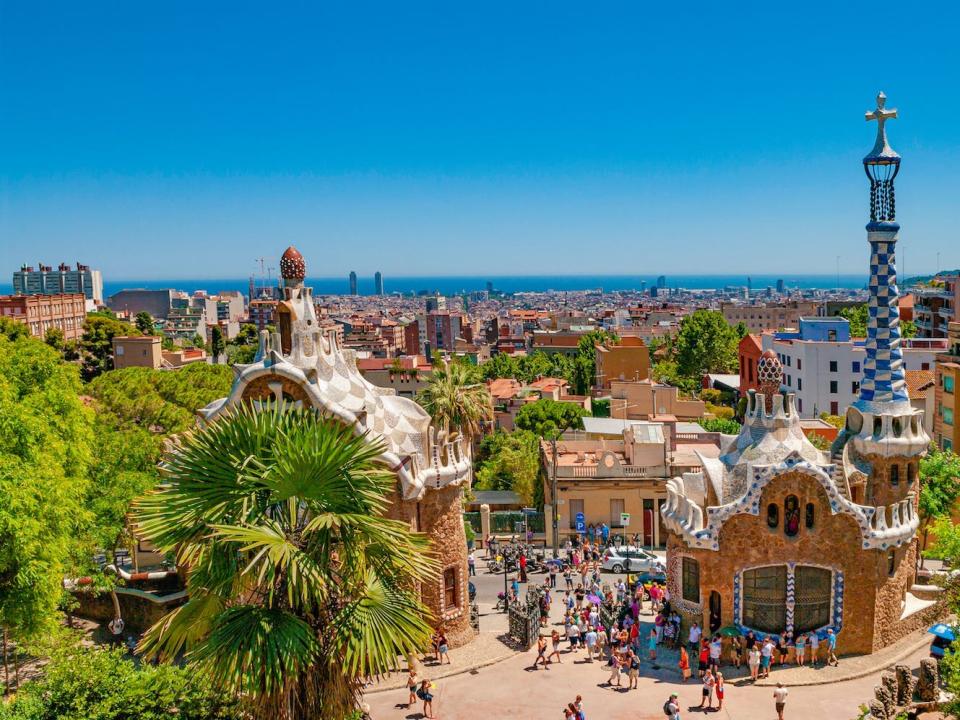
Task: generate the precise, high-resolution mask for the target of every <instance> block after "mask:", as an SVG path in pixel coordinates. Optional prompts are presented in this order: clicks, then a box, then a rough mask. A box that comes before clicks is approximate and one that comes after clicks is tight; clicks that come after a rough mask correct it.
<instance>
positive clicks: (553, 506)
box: [550, 438, 560, 560]
mask: <svg viewBox="0 0 960 720" xmlns="http://www.w3.org/2000/svg"><path fill="white" fill-rule="evenodd" d="M550 447H551V450H552V452H553V467H551V468H550V488H551V489H550V494H551V496H552V497H551V499H552V500H553V502H552V503H550V514H551V515H552V516H553V517H551V518H550V522H551V523H552V526H553V559H554V560H556V559H557V558H558V557H559V556H560V538H558V537H557V533H558V532H559V530H560V516H559V512H560V511H559V509H558V508H557V499H558V498H557V439H556V438H552V439H551V440H550Z"/></svg>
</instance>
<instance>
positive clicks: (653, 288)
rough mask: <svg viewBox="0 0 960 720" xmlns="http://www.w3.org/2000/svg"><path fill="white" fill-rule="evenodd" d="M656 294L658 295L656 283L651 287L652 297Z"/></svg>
mask: <svg viewBox="0 0 960 720" xmlns="http://www.w3.org/2000/svg"><path fill="white" fill-rule="evenodd" d="M656 296H657V287H656V285H654V286H653V287H652V288H650V297H656Z"/></svg>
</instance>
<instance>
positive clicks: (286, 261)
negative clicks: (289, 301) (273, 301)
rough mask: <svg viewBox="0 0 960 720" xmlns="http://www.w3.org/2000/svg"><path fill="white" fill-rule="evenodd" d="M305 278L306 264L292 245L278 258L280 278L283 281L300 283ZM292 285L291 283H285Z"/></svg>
mask: <svg viewBox="0 0 960 720" xmlns="http://www.w3.org/2000/svg"><path fill="white" fill-rule="evenodd" d="M306 276H307V264H306V262H304V260H303V255H301V254H300V251H299V250H297V249H296V248H295V247H294V246H293V245H291V246H290V247H288V248H287V249H286V250H284V252H283V255H281V256H280V277H282V278H283V279H284V281H291V280H292V281H294V283H296V282H302V281H303V279H304V278H305V277H306ZM286 284H293V283H286Z"/></svg>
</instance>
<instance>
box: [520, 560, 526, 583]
mask: <svg viewBox="0 0 960 720" xmlns="http://www.w3.org/2000/svg"><path fill="white" fill-rule="evenodd" d="M526 581H527V556H526V555H524V554H523V553H520V582H522V583H525V582H526Z"/></svg>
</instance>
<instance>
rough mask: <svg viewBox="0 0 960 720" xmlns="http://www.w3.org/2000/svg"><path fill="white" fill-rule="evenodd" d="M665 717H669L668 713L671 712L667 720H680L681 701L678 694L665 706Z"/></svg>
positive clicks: (672, 696) (671, 697)
mask: <svg viewBox="0 0 960 720" xmlns="http://www.w3.org/2000/svg"><path fill="white" fill-rule="evenodd" d="M663 709H664V711H665V712H664V715H667V712H666V711H669V713H670V714H669V715H667V718H668V719H669V720H680V699H679V698H678V697H677V694H676V693H673V695H671V696H670V699H669V700H667V702H666V703H664V705H663Z"/></svg>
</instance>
